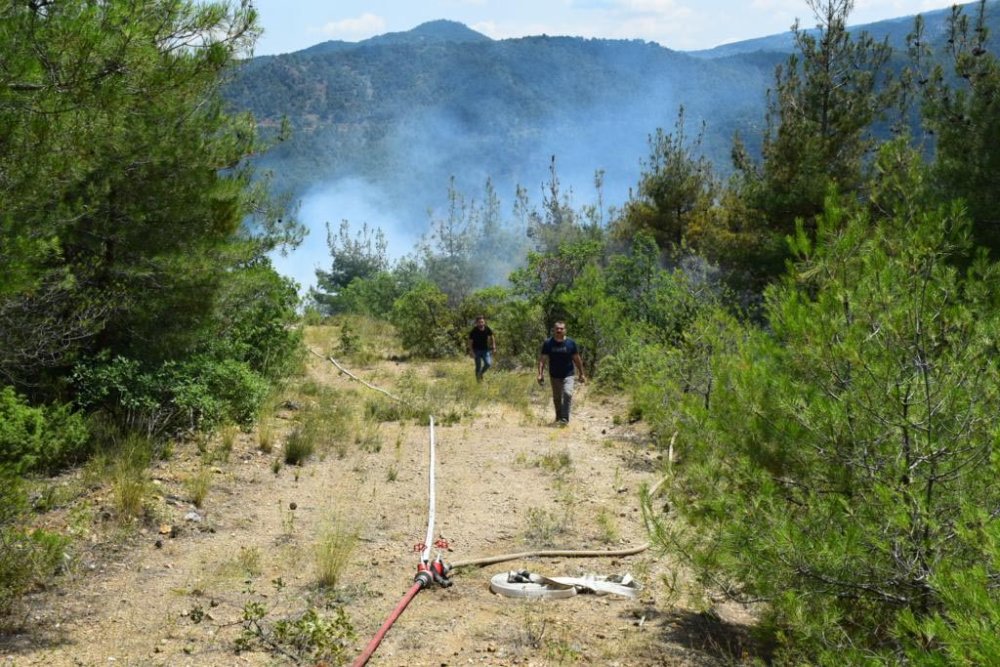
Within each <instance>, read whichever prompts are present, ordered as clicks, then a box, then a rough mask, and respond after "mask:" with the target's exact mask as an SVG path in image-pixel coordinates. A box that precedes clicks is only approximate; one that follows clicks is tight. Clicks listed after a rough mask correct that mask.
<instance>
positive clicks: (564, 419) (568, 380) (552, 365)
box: [538, 322, 586, 426]
mask: <svg viewBox="0 0 1000 667" xmlns="http://www.w3.org/2000/svg"><path fill="white" fill-rule="evenodd" d="M546 360H547V361H548V364H549V380H550V381H551V382H552V404H553V406H555V409H556V422H558V423H559V424H560V425H561V426H565V425H566V424H568V423H569V408H570V404H571V403H572V401H573V385H574V376H573V369H574V368H575V369H576V372H577V374H578V376H579V378H580V383H581V384H583V383H584V382H586V378H585V377H584V375H583V361H582V360H581V359H580V351H579V349H578V348H577V346H576V341H574V340H573V339H572V338H567V337H566V323H565V322H556V323H555V326H554V327H553V329H552V337H551V338H549V339H548V340H546V341H545V342H544V343H542V351H541V353H540V354H539V355H538V384H545V378H544V376H543V373H544V371H545V362H546Z"/></svg>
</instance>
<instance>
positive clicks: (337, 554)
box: [315, 518, 358, 588]
mask: <svg viewBox="0 0 1000 667" xmlns="http://www.w3.org/2000/svg"><path fill="white" fill-rule="evenodd" d="M357 543H358V531H357V528H356V527H355V526H353V525H352V524H351V523H349V522H347V521H345V520H344V519H342V518H336V519H331V520H329V521H327V523H326V525H324V526H323V528H322V529H321V530H320V533H319V536H318V537H317V540H316V554H315V555H316V581H317V582H318V583H319V585H320V586H323V587H326V588H333V587H334V586H336V585H337V584H338V583H339V582H340V578H341V575H342V574H343V572H344V568H346V567H347V564H348V562H349V561H350V557H351V554H352V553H353V552H354V549H355V547H356V546H357Z"/></svg>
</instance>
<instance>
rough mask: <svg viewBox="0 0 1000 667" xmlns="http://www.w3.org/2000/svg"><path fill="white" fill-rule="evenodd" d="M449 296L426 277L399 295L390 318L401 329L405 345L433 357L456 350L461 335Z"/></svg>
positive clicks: (408, 348) (413, 351) (418, 352)
mask: <svg viewBox="0 0 1000 667" xmlns="http://www.w3.org/2000/svg"><path fill="white" fill-rule="evenodd" d="M455 320H456V317H455V315H454V313H452V312H451V309H450V308H449V307H448V297H447V295H446V294H445V293H444V292H442V291H441V290H440V289H439V288H438V287H437V286H436V285H434V284H433V283H430V282H427V281H423V282H420V283H418V284H417V285H416V286H414V287H413V288H412V289H410V290H409V291H407V292H406V293H405V294H403V295H402V296H401V297H399V298H398V299H396V301H395V303H394V304H393V306H392V317H391V321H392V323H393V325H395V327H396V329H397V330H398V331H399V335H400V338H401V340H402V342H403V347H404V348H405V349H406V350H408V351H409V352H412V353H414V354H416V355H418V356H421V357H427V358H431V359H436V358H441V357H445V356H448V355H452V354H455V353H456V352H457V351H458V350H459V349H461V342H462V336H461V333H460V332H459V330H458V327H457V325H456V324H455Z"/></svg>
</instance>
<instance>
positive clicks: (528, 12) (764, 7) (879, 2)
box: [254, 0, 953, 55]
mask: <svg viewBox="0 0 1000 667" xmlns="http://www.w3.org/2000/svg"><path fill="white" fill-rule="evenodd" d="M952 4H953V2H952V1H949V0H855V2H854V11H853V12H852V13H851V19H850V23H851V24H852V25H858V24H864V23H871V22H873V21H880V20H883V19H886V18H895V17H900V16H909V15H912V14H919V13H921V12H925V11H929V10H933V9H943V8H946V7H950V6H951V5H952ZM254 5H255V6H256V7H257V9H258V11H259V13H260V23H261V25H262V26H263V28H264V35H263V36H262V37H261V39H260V41H259V42H258V43H257V48H256V50H255V52H254V53H255V55H269V54H275V53H288V52H291V51H298V50H300V49H304V48H306V47H309V46H312V45H313V44H318V43H320V42H325V41H327V40H331V39H339V40H344V41H348V42H356V41H360V40H362V39H367V38H368V37H372V36H374V35H380V34H383V33H386V32H400V31H405V30H410V29H411V28H414V27H416V26H417V25H419V24H421V23H424V22H425V21H432V20H435V19H450V20H452V21H459V22H461V23H464V24H466V25H467V26H469V27H470V28H473V29H475V30H477V31H479V32H481V33H483V34H485V35H487V36H489V37H492V38H494V39H503V38H507V37H523V36H525V35H540V34H543V33H544V34H548V35H573V36H579V37H607V38H614V39H618V38H621V39H644V40H649V41H653V42H657V43H659V44H660V45H661V46H665V47H667V48H671V49H677V50H681V51H689V50H695V49H705V48H711V47H713V46H718V45H719V44H726V43H728V42H735V41H739V40H743V39H750V38H753V37H763V36H765V35H772V34H775V33H780V32H784V31H786V30H788V29H789V28H790V27H791V25H792V23H793V21H795V19H796V18H799V19H801V21H802V25H803V26H805V27H812V25H813V24H814V23H815V21H814V20H813V16H812V12H811V10H810V9H809V6H808V5H807V4H806V1H805V0H420V1H419V2H415V1H414V0H336V1H334V2H331V1H330V0H255V2H254Z"/></svg>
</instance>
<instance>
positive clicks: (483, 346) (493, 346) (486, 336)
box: [469, 315, 497, 382]
mask: <svg viewBox="0 0 1000 667" xmlns="http://www.w3.org/2000/svg"><path fill="white" fill-rule="evenodd" d="M496 351H497V341H496V338H495V337H494V336H493V330H492V329H490V328H489V327H488V326H486V318H485V317H483V316H482V315H480V316H479V317H477V318H476V326H474V327H472V331H470V332H469V355H470V356H471V357H472V358H473V359H475V360H476V381H477V382H482V380H483V374H484V373H485V372H486V371H488V370H489V369H490V366H492V365H493V354H494V353H495V352H496Z"/></svg>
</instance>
